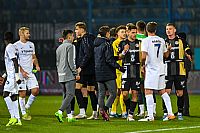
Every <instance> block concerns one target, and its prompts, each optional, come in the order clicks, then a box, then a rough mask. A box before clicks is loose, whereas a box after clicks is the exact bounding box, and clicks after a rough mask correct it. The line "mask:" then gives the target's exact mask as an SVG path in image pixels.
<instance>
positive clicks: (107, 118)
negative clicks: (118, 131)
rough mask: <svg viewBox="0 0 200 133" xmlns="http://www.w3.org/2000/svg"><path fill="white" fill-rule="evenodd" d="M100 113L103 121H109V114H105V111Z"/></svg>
mask: <svg viewBox="0 0 200 133" xmlns="http://www.w3.org/2000/svg"><path fill="white" fill-rule="evenodd" d="M100 113H101V115H102V117H103V119H104V120H105V121H109V116H108V114H107V112H105V111H104V110H103V111H100Z"/></svg>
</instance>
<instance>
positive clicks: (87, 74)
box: [75, 22, 98, 119]
mask: <svg viewBox="0 0 200 133" xmlns="http://www.w3.org/2000/svg"><path fill="white" fill-rule="evenodd" d="M75 32H76V36H80V37H81V38H80V39H81V41H80V47H79V56H78V61H77V63H78V66H79V67H78V69H77V70H78V74H79V75H80V80H79V81H78V82H79V83H80V84H79V89H81V91H82V93H83V103H84V106H83V107H84V108H85V109H82V108H81V109H80V114H79V115H77V116H76V118H85V117H86V115H85V111H86V108H87V103H88V97H87V95H88V94H89V96H90V100H91V104H92V109H93V113H92V116H91V117H89V118H88V119H97V103H98V101H97V96H96V94H95V84H96V81H95V69H94V39H95V37H94V36H93V35H91V34H89V33H87V30H86V24H85V23H84V22H78V23H76V24H75Z"/></svg>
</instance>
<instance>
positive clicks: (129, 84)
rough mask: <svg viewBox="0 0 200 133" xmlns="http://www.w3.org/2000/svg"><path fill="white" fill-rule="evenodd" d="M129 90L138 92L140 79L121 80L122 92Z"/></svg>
mask: <svg viewBox="0 0 200 133" xmlns="http://www.w3.org/2000/svg"><path fill="white" fill-rule="evenodd" d="M130 89H131V90H136V91H139V89H140V79H136V78H129V79H122V90H123V91H129V90H130Z"/></svg>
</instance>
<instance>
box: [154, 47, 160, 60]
mask: <svg viewBox="0 0 200 133" xmlns="http://www.w3.org/2000/svg"><path fill="white" fill-rule="evenodd" d="M154 47H158V49H157V58H158V55H159V51H160V44H154Z"/></svg>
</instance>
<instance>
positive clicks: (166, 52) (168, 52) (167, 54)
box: [164, 45, 172, 58]
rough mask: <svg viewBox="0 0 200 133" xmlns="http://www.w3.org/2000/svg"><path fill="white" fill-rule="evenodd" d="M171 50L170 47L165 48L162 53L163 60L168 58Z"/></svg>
mask: <svg viewBox="0 0 200 133" xmlns="http://www.w3.org/2000/svg"><path fill="white" fill-rule="evenodd" d="M171 48H172V47H171V45H168V46H167V51H165V52H164V58H168V57H169V54H170V51H171Z"/></svg>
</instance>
